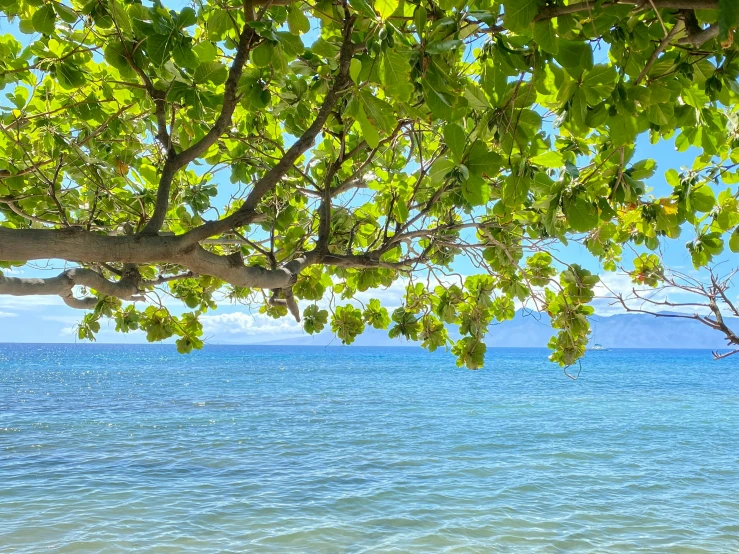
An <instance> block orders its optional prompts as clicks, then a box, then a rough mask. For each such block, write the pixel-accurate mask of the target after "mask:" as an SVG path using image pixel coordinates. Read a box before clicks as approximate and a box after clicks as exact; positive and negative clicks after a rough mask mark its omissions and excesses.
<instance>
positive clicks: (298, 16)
mask: <svg viewBox="0 0 739 554" xmlns="http://www.w3.org/2000/svg"><path fill="white" fill-rule="evenodd" d="M287 26H288V28H289V29H290V32H291V33H292V34H294V35H302V34H303V33H307V32H308V31H310V21H309V20H308V18H307V17H306V16H305V14H304V13H303V10H302V9H301V8H300V5H299V4H293V5H292V6H290V8H289V9H288V12H287Z"/></svg>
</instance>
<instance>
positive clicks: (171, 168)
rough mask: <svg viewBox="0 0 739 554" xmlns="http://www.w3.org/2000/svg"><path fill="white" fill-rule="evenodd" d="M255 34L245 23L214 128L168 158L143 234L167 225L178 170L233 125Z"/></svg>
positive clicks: (157, 230)
mask: <svg viewBox="0 0 739 554" xmlns="http://www.w3.org/2000/svg"><path fill="white" fill-rule="evenodd" d="M254 36H255V35H254V30H253V29H252V28H251V27H249V26H248V25H244V28H243V29H242V31H241V34H240V35H239V44H238V46H237V48H236V55H235V56H234V59H233V62H232V63H231V67H230V69H229V71H228V78H227V79H226V85H225V89H224V92H223V106H222V107H221V113H220V114H219V116H218V119H216V122H215V123H214V124H213V127H211V128H210V131H208V133H207V134H206V135H205V136H204V137H203V138H201V139H200V140H199V141H198V142H196V143H195V144H193V145H192V146H190V147H189V148H187V149H186V150H183V151H182V152H180V153H179V154H177V155H174V156H173V157H172V158H171V159H169V158H168V160H167V163H166V164H165V167H164V170H163V171H162V176H161V178H160V180H159V187H158V189H157V199H156V205H155V207H154V213H153V215H152V216H151V219H150V220H149V222H148V223H147V224H146V225H145V226H144V228H143V229H142V231H141V234H144V235H147V234H156V233H158V232H159V230H160V229H161V228H162V225H163V224H164V218H165V217H166V215H167V209H168V207H169V191H170V189H171V187H172V180H173V179H174V175H175V173H177V171H178V170H179V169H181V168H183V167H185V166H186V165H187V164H189V163H190V162H192V161H193V160H195V159H196V158H198V157H200V156H201V155H203V154H204V153H205V151H206V150H208V148H210V147H211V146H212V145H213V143H214V142H215V141H216V140H218V138H219V137H220V136H221V135H223V133H224V132H225V131H226V128H227V127H228V126H229V125H230V124H231V116H233V113H234V110H235V109H236V105H237V103H238V102H237V101H238V99H237V95H236V89H237V87H238V84H239V79H241V75H242V73H243V71H244V65H245V64H246V61H247V59H248V57H249V50H250V47H251V41H252V38H253V37H254Z"/></svg>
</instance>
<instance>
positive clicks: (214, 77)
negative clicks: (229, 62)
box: [193, 62, 228, 85]
mask: <svg viewBox="0 0 739 554" xmlns="http://www.w3.org/2000/svg"><path fill="white" fill-rule="evenodd" d="M227 77H228V69H226V66H225V65H223V64H222V63H219V62H204V63H201V64H200V65H199V66H198V67H197V69H196V70H195V73H194V74H193V80H194V81H195V82H196V83H197V84H202V83H213V84H214V85H220V84H221V83H225V82H226V78H227Z"/></svg>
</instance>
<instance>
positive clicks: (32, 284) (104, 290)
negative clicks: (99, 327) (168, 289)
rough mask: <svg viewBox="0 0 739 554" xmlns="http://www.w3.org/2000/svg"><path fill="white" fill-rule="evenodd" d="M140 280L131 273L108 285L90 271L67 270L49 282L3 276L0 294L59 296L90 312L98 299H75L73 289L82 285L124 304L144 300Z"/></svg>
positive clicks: (109, 282)
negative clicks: (120, 300) (139, 284)
mask: <svg viewBox="0 0 739 554" xmlns="http://www.w3.org/2000/svg"><path fill="white" fill-rule="evenodd" d="M136 281H137V278H136V277H135V276H134V275H132V274H131V273H129V274H127V275H126V276H124V277H123V278H122V279H121V280H119V281H118V282H112V281H108V280H107V279H106V278H105V277H103V276H102V275H100V274H99V273H97V272H95V271H92V270H91V269H84V268H75V269H68V270H67V271H64V272H62V273H60V274H59V275H57V276H56V277H50V278H48V279H37V278H22V277H4V276H0V294H9V295H12V296H35V295H56V296H60V297H61V298H62V300H64V303H65V304H67V305H68V306H71V307H72V308H79V309H83V310H86V309H90V308H93V307H95V305H96V304H97V302H98V299H97V298H95V297H85V298H76V297H75V296H74V293H73V289H74V287H75V286H76V285H81V286H84V287H87V288H90V289H94V290H96V291H98V292H99V293H101V294H104V295H106V296H115V297H117V298H120V299H122V300H131V301H138V300H144V297H143V296H141V295H140V294H139V292H140V291H139V288H138V286H137V283H136Z"/></svg>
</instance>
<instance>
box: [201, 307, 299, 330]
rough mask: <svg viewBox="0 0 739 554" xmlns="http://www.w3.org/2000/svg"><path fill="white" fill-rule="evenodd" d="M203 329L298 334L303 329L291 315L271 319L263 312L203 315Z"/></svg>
mask: <svg viewBox="0 0 739 554" xmlns="http://www.w3.org/2000/svg"><path fill="white" fill-rule="evenodd" d="M200 321H201V322H202V324H203V331H204V332H205V334H206V335H208V334H227V335H246V336H260V335H262V336H263V335H280V336H282V335H285V334H293V335H300V334H302V333H303V329H302V327H301V325H300V323H298V322H297V321H295V320H294V319H292V318H291V317H282V318H280V319H272V318H271V317H269V316H267V315H264V314H247V313H243V312H233V313H229V314H219V315H204V316H202V317H201V318H200Z"/></svg>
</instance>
